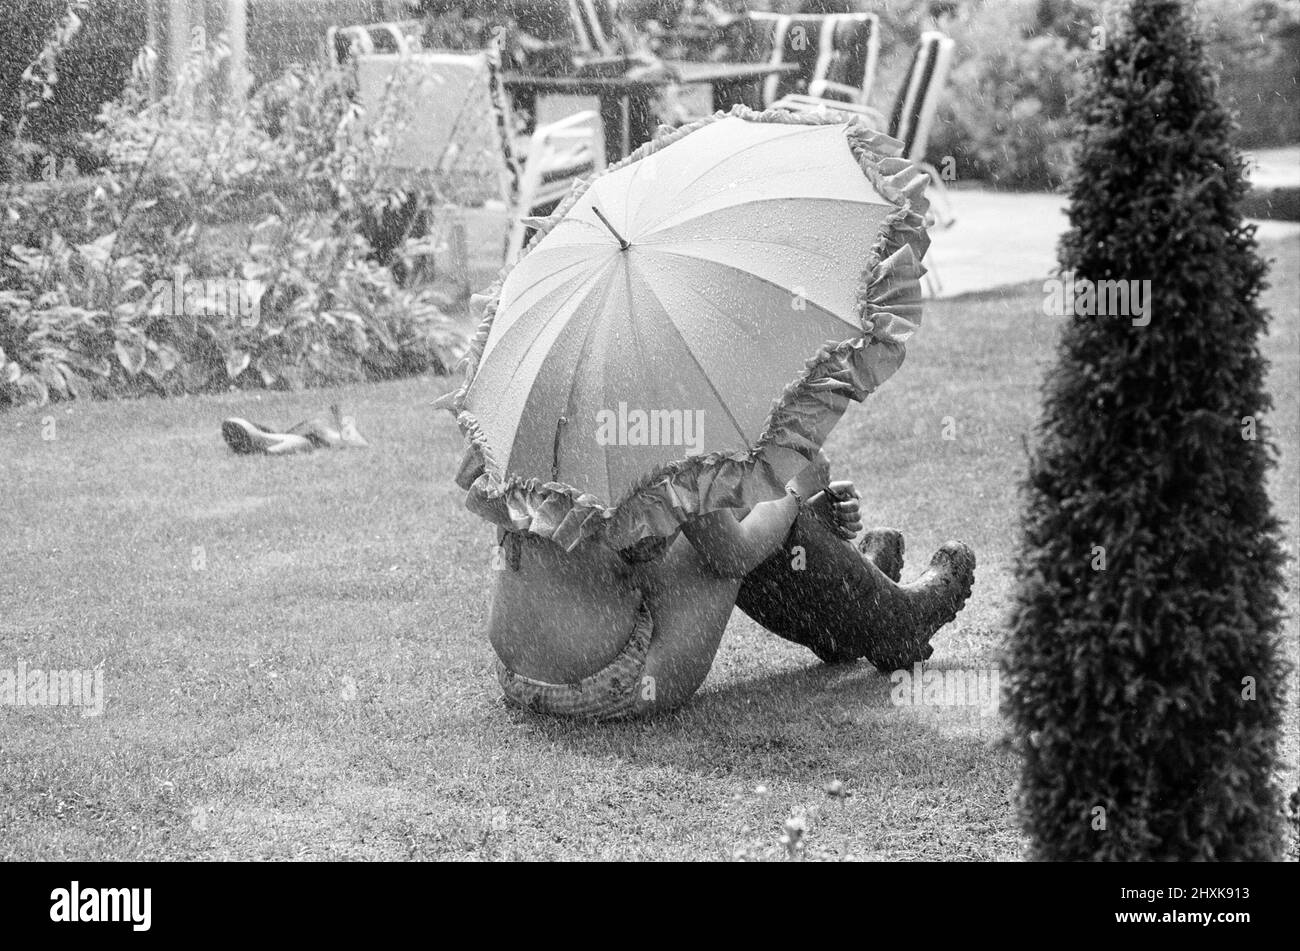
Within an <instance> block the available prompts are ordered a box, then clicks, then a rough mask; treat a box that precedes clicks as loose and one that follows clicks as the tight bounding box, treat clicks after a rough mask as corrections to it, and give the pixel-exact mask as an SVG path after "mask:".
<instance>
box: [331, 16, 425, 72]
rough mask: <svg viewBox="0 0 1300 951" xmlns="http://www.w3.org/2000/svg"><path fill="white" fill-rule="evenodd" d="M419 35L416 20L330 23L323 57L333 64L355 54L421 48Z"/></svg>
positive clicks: (409, 50) (341, 63)
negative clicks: (338, 24)
mask: <svg viewBox="0 0 1300 951" xmlns="http://www.w3.org/2000/svg"><path fill="white" fill-rule="evenodd" d="M420 36H421V26H420V21H419V20H401V21H396V22H393V23H365V24H361V25H358V26H332V27H330V28H329V29H328V30H326V31H325V53H326V58H327V59H328V60H329V62H330V63H332V64H333V65H335V66H342V65H343V63H344V62H346V61H347V60H348V59H350V58H352V57H355V56H361V55H368V54H372V53H411V52H414V51H416V50H419V49H420V48H421V46H422V43H421V39H420Z"/></svg>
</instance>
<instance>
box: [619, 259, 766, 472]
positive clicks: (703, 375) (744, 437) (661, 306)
mask: <svg viewBox="0 0 1300 951" xmlns="http://www.w3.org/2000/svg"><path fill="white" fill-rule="evenodd" d="M629 271H630V269H629ZM628 282H629V288H628V292H629V297H630V296H631V287H630V284H631V275H630V274H629V276H628ZM642 283H644V284H645V286H646V289H647V290H649V291H650V296H651V297H653V298H654V299H655V303H657V304H658V305H659V310H660V311H662V312H663V314H664V316H665V317H667V318H668V319H667V320H666V321H665V323H666V324H667V325H668V326H669V327H671V328H672V331H673V333H674V334H676V335H677V339H678V340H680V341H681V342H682V347H683V348H684V349H685V350H686V353H687V355H688V356H689V357H690V358H691V362H692V363H694V364H695V366H696V369H698V370H699V371H700V377H701V378H702V379H703V380H704V382H705V383H707V384H708V387H709V390H710V392H712V393H713V395H714V397H716V398H717V401H718V405H719V406H721V407H722V411H723V412H724V413H726V414H727V419H728V420H730V421H731V427H732V429H734V430H735V431H736V433H737V435H739V436H740V438H741V440H742V441H743V442H744V443H745V445H746V446H751V445H752V444H751V443H750V441H749V436H747V435H746V434H745V431H744V430H743V429H742V428H741V426H740V423H739V422H737V420H736V417H735V415H734V414H733V413H732V412H731V407H730V406H728V405H727V404H726V401H725V400H723V398H722V394H721V393H719V392H718V388H717V387H716V386H714V385H713V380H711V379H710V378H709V374H708V372H707V371H706V370H705V369H704V367H703V366H702V365H701V364H700V359H699V357H697V356H696V355H695V351H694V350H692V349H691V345H690V343H689V342H688V341H687V340H686V337H685V336H683V335H682V331H681V328H680V327H678V326H677V323H676V322H675V321H674V320H673V318H672V315H671V314H670V313H669V311H668V308H667V307H665V306H664V302H663V299H662V298H660V296H659V295H658V293H656V292H655V289H654V285H653V284H651V283H650V282H649V281H644V280H643V281H642ZM685 408H686V407H684V406H683V407H682V409H685Z"/></svg>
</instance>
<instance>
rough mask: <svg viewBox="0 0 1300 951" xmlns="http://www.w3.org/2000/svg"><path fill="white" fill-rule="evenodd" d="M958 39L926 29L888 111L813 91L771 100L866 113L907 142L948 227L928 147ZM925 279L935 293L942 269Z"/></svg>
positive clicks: (946, 205) (944, 197)
mask: <svg viewBox="0 0 1300 951" xmlns="http://www.w3.org/2000/svg"><path fill="white" fill-rule="evenodd" d="M955 45H956V44H955V43H954V42H953V41H952V39H951V38H949V37H948V36H946V35H944V34H943V33H940V32H939V31H938V30H927V31H926V32H925V33H922V34H921V40H920V42H919V43H918V44H917V47H916V52H915V53H913V55H912V62H911V65H910V66H909V67H908V70H907V75H906V76H905V77H904V79H903V84H902V86H901V87H900V88H899V90H898V95H897V96H895V97H894V104H893V107H892V108H891V110H890V113H889V117H888V119H886V117H885V116H884V115H883V114H882V113H880V112H879V111H877V110H875V109H873V108H871V107H870V106H866V105H863V104H855V103H843V102H836V101H833V100H829V99H823V98H820V97H817V96H809V95H797V94H796V95H787V96H785V97H783V98H781V99H779V100H777V101H776V102H774V103H773V104H772V106H773V108H776V109H792V110H802V111H816V112H825V111H831V110H833V111H838V112H842V113H845V114H847V115H854V116H859V117H861V118H862V119H863V120H864V121H865V122H866V123H867V124H868V125H870V126H872V127H873V128H876V129H883V130H884V131H886V132H887V133H889V135H891V136H893V137H894V138H896V139H898V140H899V141H901V142H902V143H903V156H904V158H906V159H907V160H908V161H909V162H912V163H913V164H914V165H916V166H917V167H918V168H920V169H922V170H923V171H924V172H925V173H926V174H927V175H929V176H930V181H931V182H932V183H933V185H934V191H933V193H932V194H933V195H934V196H935V198H936V201H935V202H934V205H933V209H934V210H933V212H932V214H933V215H934V222H933V223H934V224H937V225H938V226H939V227H940V228H949V227H951V226H952V225H953V223H954V222H955V221H956V218H954V217H953V213H952V202H951V201H950V200H949V197H948V189H947V186H946V185H945V184H944V181H943V178H942V176H940V175H939V172H938V170H937V169H936V168H935V167H934V166H933V165H931V164H930V163H929V162H927V161H926V160H925V151H926V148H927V146H928V145H929V142H930V128H931V126H933V124H934V114H935V110H936V108H937V107H938V104H939V96H940V94H941V93H942V92H943V86H944V83H945V82H947V80H948V70H949V68H950V67H951V65H952V51H953V47H954V46H955ZM926 284H927V286H928V287H929V289H930V291H931V293H938V291H939V278H938V274H937V273H936V272H935V271H934V268H933V267H931V269H930V273H928V274H927V275H926Z"/></svg>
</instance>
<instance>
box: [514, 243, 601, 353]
mask: <svg viewBox="0 0 1300 951" xmlns="http://www.w3.org/2000/svg"><path fill="white" fill-rule="evenodd" d="M608 267H609V262H606V263H605V265H604V268H608ZM604 268H602V270H603V269H604ZM599 277H600V271H597V272H596V273H595V274H593V275H591V277H589V278H588V279H586V280H584V281H580V282H579V283H578V286H577V287H575V288H574V289H573V290H572V291H571V292H570V293H569V296H568V297H566V298H565V299H564V301H563V303H561V304H560V306H559V307H557V308H556V309H555V311H554V312H553V313H552V314H551V316H550V317H548V318H547V319H546V320H544V321H543V322H542V325H541V326H540V327H539V328H537V333H536V334H535V335H534V336H533V339H532V340H530V341H528V345H527V346H526V347H524V348H523V352H522V353H520V354H519V359H518V360H516V361H515V365H514V367H513V369H512V370H511V374H510V375H511V376H512V377H513V376H514V374H515V373H516V372H517V371H518V370H519V367H520V365H521V364H522V363H523V362H524V360H525V359H527V357H528V355H529V354H530V353H532V352H533V348H534V347H536V346H537V341H538V340H539V339H541V336H542V334H543V332H545V330H546V328H547V327H548V326H550V324H551V321H553V320H555V317H556V315H557V314H559V313H560V312H561V311H562V310H563V308H564V307H567V306H568V305H569V303H570V301H572V300H573V299H574V298H575V297H577V296H578V295H579V294H581V293H582V292H583V291H584V290H589V289H590V287H591V286H592V285H593V284H594V283H595V282H596V279H597V278H599ZM580 306H582V301H579V302H578V304H577V305H575V308H574V309H575V310H576V309H577V307H580ZM569 316H570V317H572V316H573V315H572V313H570V315H569ZM517 326H518V323H515V324H513V325H511V327H510V328H508V329H507V330H506V331H505V332H503V333H502V334H501V340H504V339H505V336H506V334H508V333H509V332H510V331H511V330H514V329H515V328H516V327H517ZM501 340H499V341H498V343H497V345H498V346H500V342H501Z"/></svg>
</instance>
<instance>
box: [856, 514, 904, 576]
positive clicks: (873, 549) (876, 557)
mask: <svg viewBox="0 0 1300 951" xmlns="http://www.w3.org/2000/svg"><path fill="white" fill-rule="evenodd" d="M903 547H904V546H903V533H902V532H900V531H898V530H897V529H893V528H873V529H871V530H870V531H867V532H865V533H864V534H863V536H862V538H861V539H860V540H859V541H858V551H859V552H861V553H862V557H863V558H866V559H867V560H868V561H870V562H871V563H872V564H873V565H875V566H876V567H877V568H879V569H880V570H881V572H882V573H883V574H884V575H885V577H886V578H888V579H889V580H890V581H892V582H894V583H895V584H897V583H898V581H899V580H900V579H901V578H902V577H903Z"/></svg>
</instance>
